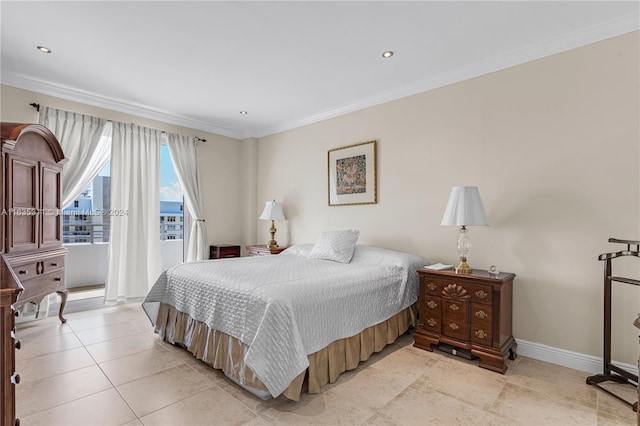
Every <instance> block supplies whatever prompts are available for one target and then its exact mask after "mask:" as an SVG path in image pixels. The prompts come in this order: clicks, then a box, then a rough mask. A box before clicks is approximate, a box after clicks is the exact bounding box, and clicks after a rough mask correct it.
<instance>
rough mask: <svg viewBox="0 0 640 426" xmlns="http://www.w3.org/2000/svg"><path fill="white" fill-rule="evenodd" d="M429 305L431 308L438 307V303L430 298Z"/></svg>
mask: <svg viewBox="0 0 640 426" xmlns="http://www.w3.org/2000/svg"><path fill="white" fill-rule="evenodd" d="M427 306H428V307H430V308H431V309H435V308H437V307H438V304H437V303H436V302H434V301H433V300H429V302H427Z"/></svg>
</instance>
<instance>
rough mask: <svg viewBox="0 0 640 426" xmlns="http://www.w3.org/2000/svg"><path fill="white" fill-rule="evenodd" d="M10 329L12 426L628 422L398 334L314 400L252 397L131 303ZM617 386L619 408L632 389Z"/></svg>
mask: <svg viewBox="0 0 640 426" xmlns="http://www.w3.org/2000/svg"><path fill="white" fill-rule="evenodd" d="M67 318H68V322H67V323H66V324H63V325H62V324H60V322H59V321H57V318H56V317H55V316H54V317H51V318H47V319H44V320H39V321H32V322H27V323H21V324H18V326H17V329H18V337H19V339H20V340H21V341H22V349H21V350H19V351H17V352H16V356H17V360H16V364H17V371H18V372H19V373H20V376H21V378H22V380H21V383H20V384H19V385H18V386H17V387H16V393H17V395H16V398H17V402H16V406H17V412H18V416H19V417H20V419H21V424H22V425H280V424H293V425H301V424H325V425H339V424H340V425H426V424H433V425H454V424H460V425H516V424H525V425H546V424H555V425H574V424H575V425H609V424H611V425H614V424H616V425H620V424H626V425H634V424H636V420H635V419H636V417H635V413H633V412H632V411H631V409H630V408H629V407H628V406H627V405H625V404H624V403H622V402H620V401H618V400H616V399H615V398H613V397H611V396H609V395H607V394H606V393H604V392H602V391H598V390H596V389H595V388H594V387H592V386H588V385H586V384H585V378H586V376H587V375H588V374H587V373H584V372H581V371H576V370H571V369H569V368H564V367H559V366H556V365H553V364H548V363H544V362H541V361H536V360H533V359H529V358H525V357H522V356H520V357H518V359H516V360H515V361H510V362H509V370H508V371H507V374H505V375H500V374H497V373H493V372H490V371H487V370H484V369H481V368H478V367H477V365H476V364H477V363H476V362H473V361H466V360H463V359H461V358H454V357H452V356H450V355H447V354H444V353H431V352H426V351H423V350H420V349H416V348H414V347H413V346H412V344H413V339H412V337H411V336H410V335H404V336H402V337H401V338H400V339H399V340H398V341H397V342H396V343H395V344H393V345H391V346H388V347H387V348H386V349H385V350H384V351H382V352H381V353H379V354H374V355H373V356H372V357H371V358H370V359H369V360H368V361H367V362H364V363H361V364H360V366H359V367H358V368H357V369H356V370H353V371H351V372H347V373H345V374H343V375H342V376H340V378H339V379H338V381H337V382H336V383H333V384H330V385H328V386H326V388H325V390H324V392H323V393H321V394H318V395H309V394H305V395H303V397H302V399H301V400H300V401H299V402H291V401H288V400H286V399H285V398H284V397H280V398H276V399H273V400H269V401H263V400H260V399H258V398H256V397H254V396H253V395H251V394H250V393H248V392H246V391H244V390H243V389H241V388H240V387H238V386H237V385H235V384H234V383H232V382H231V381H229V380H228V379H226V378H225V377H224V376H223V375H222V374H221V373H220V372H219V371H216V370H213V369H211V368H209V367H208V366H206V365H205V364H203V363H202V362H200V361H198V360H197V359H195V358H194V357H193V356H192V355H191V354H190V353H188V352H187V351H186V350H184V349H181V348H177V347H173V346H171V345H169V344H167V343H164V342H162V341H160V340H159V339H158V337H157V336H156V335H155V334H153V330H152V327H151V325H150V323H149V320H148V319H147V317H146V316H145V314H144V312H143V311H142V309H141V308H140V305H138V304H131V305H122V306H117V307H109V308H103V309H95V310H91V311H83V312H75V313H70V314H67ZM613 386H617V387H620V389H619V392H624V393H625V395H626V397H627V398H628V399H629V400H631V399H632V398H634V396H635V389H634V388H632V387H631V386H622V385H613Z"/></svg>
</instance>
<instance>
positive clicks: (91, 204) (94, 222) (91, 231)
mask: <svg viewBox="0 0 640 426" xmlns="http://www.w3.org/2000/svg"><path fill="white" fill-rule="evenodd" d="M108 167H109V164H107V166H105V168H106V169H107V170H109V169H108ZM110 194H111V177H110V176H96V178H95V179H94V180H93V182H92V183H91V185H89V187H88V188H87V189H86V190H85V191H84V192H83V193H82V194H80V195H79V196H78V198H76V199H75V200H74V202H73V203H72V204H71V205H70V206H69V207H67V208H66V209H64V210H63V212H62V236H63V243H64V244H74V243H91V244H92V243H106V242H108V241H109V219H110V216H109V214H108V213H109V197H110Z"/></svg>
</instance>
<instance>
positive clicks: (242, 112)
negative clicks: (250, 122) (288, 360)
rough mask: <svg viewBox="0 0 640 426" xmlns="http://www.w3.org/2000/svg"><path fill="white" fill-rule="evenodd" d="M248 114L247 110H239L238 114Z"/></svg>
mask: <svg viewBox="0 0 640 426" xmlns="http://www.w3.org/2000/svg"><path fill="white" fill-rule="evenodd" d="M247 114H249V113H248V112H247V111H240V115H247Z"/></svg>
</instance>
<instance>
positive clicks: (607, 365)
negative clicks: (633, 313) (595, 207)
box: [587, 238, 640, 412]
mask: <svg viewBox="0 0 640 426" xmlns="http://www.w3.org/2000/svg"><path fill="white" fill-rule="evenodd" d="M609 242H610V243H617V244H626V245H627V249H626V250H621V251H617V252H612V253H604V254H601V255H600V256H598V260H601V261H604V359H603V361H604V365H603V372H602V374H596V375H594V376H589V377H587V384H588V385H594V386H597V387H598V389H601V390H603V391H604V392H606V393H608V394H609V395H612V396H613V397H615V398H617V399H619V400H620V401H623V402H624V403H626V404H628V405H629V406H631V408H632V409H633V411H636V412H637V411H638V401H635V402H630V401H627V400H626V399H624V398H622V397H621V396H619V395H616V394H615V393H614V392H612V391H610V390H609V389H606V388H604V387H602V386H600V383H603V382H616V383H623V384H629V385H631V386H634V387H636V388H638V375H636V374H633V373H630V372H629V371H627V370H625V369H623V368H620V367H618V366H616V365H614V364H612V363H611V283H613V282H619V283H624V284H631V285H635V286H640V280H637V279H633V278H626V277H617V276H614V275H613V272H612V267H611V261H612V260H613V259H616V258H620V257H624V256H635V257H640V241H631V240H619V239H616V238H609ZM632 246H635V247H632ZM634 325H635V326H636V327H638V328H640V317H638V319H636V320H635V321H634Z"/></svg>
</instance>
